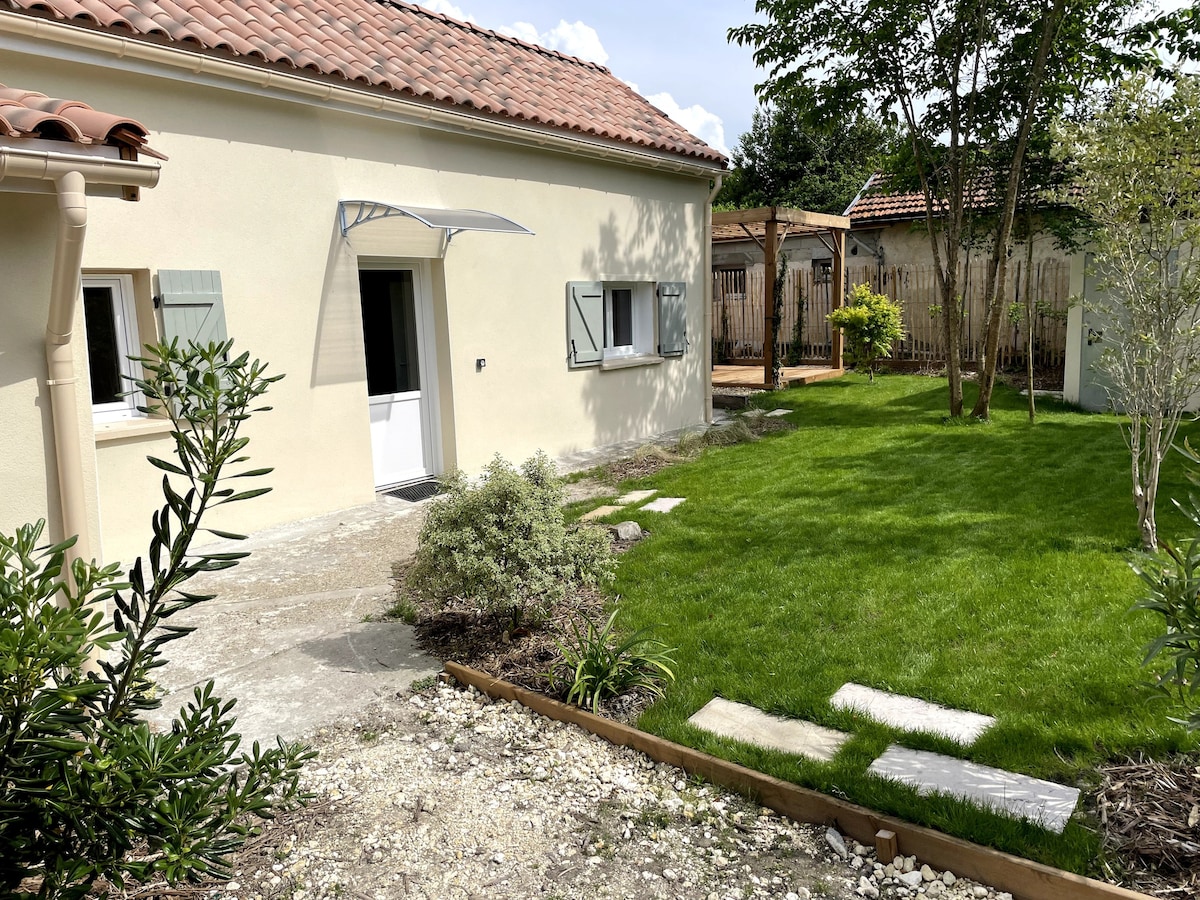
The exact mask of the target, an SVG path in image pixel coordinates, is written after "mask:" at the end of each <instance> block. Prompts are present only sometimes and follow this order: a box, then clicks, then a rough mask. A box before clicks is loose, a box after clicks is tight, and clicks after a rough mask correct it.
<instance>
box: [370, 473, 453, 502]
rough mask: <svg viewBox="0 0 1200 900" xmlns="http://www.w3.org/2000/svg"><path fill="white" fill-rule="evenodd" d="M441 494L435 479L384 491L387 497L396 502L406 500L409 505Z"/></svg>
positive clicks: (427, 479)
mask: <svg viewBox="0 0 1200 900" xmlns="http://www.w3.org/2000/svg"><path fill="white" fill-rule="evenodd" d="M441 492H442V486H441V485H440V484H438V480H437V479H436V478H426V479H425V480H423V481H414V482H411V483H410V484H402V485H400V487H398V488H392V489H391V490H390V491H384V493H385V494H387V495H388V496H389V497H395V498H396V499H397V500H407V501H408V502H409V503H420V502H421V501H422V500H428V499H429V498H430V497H432V496H434V495H435V494H440V493H441Z"/></svg>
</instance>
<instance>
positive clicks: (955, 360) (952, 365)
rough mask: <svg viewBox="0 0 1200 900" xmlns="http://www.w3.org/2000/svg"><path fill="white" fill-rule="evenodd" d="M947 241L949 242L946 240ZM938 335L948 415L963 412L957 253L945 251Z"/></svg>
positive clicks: (960, 307) (960, 310)
mask: <svg viewBox="0 0 1200 900" xmlns="http://www.w3.org/2000/svg"><path fill="white" fill-rule="evenodd" d="M947 243H949V242H947ZM942 336H943V338H944V339H945V341H946V381H947V382H948V383H949V387H950V416H951V418H959V417H960V416H962V413H963V388H962V306H961V305H960V304H959V300H958V252H957V248H956V249H955V250H953V251H950V250H947V253H946V271H945V273H944V278H943V281H942Z"/></svg>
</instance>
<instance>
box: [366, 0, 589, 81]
mask: <svg viewBox="0 0 1200 900" xmlns="http://www.w3.org/2000/svg"><path fill="white" fill-rule="evenodd" d="M375 2H377V3H380V4H382V5H384V6H392V7H400V8H404V9H411V10H412V11H413V12H415V13H416V14H417V15H419V16H424V17H425V18H427V19H437V20H438V21H439V22H445V23H446V24H447V25H453V26H454V27H455V28H461V29H462V30H463V31H470V32H473V33H475V34H480V35H486V36H487V37H492V38H495V39H496V40H499V41H504V42H505V43H507V44H514V45H516V46H518V47H524V48H525V49H527V50H532V51H534V52H535V53H540V54H542V55H543V56H550V57H554V58H555V59H561V60H565V61H567V62H570V63H575V64H576V65H579V66H583V67H584V68H587V69H595V70H596V71H599V72H607V73H608V74H609V75H611V74H612V71H611V70H610V69H609V68H608V67H607V66H602V65H601V64H600V63H598V62H593V61H592V60H590V59H584V58H583V57H581V56H571V55H570V54H569V53H563V52H562V51H561V50H552V49H550V48H549V47H543V46H542V45H541V44H531V43H529V41H525V40H522V39H521V38H519V37H517V36H516V35H512V34H505V33H504V32H502V31H495V30H494V29H491V28H484V27H483V26H482V25H477V24H475V23H474V22H469V21H467V20H465V19H456V18H454V16H451V15H447V14H446V13H440V12H434V11H433V10H432V9H429V8H427V7H424V6H420V5H419V4H416V3H407V2H405V0H375Z"/></svg>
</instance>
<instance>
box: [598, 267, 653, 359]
mask: <svg viewBox="0 0 1200 900" xmlns="http://www.w3.org/2000/svg"><path fill="white" fill-rule="evenodd" d="M603 285H604V359H629V358H633V357H639V356H654V355H656V354H657V352H658V345H657V344H656V343H655V335H654V329H655V319H656V316H655V306H654V285H653V284H652V283H650V282H644V281H605V282H603ZM620 290H627V291H630V296H631V303H630V315H631V317H632V320H633V321H632V323H631V324H632V326H633V328H632V331H633V343H632V344H622V345H621V346H617V345H616V343H615V340H614V337H613V291H620Z"/></svg>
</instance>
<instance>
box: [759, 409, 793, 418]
mask: <svg viewBox="0 0 1200 900" xmlns="http://www.w3.org/2000/svg"><path fill="white" fill-rule="evenodd" d="M792 412H794V410H790V409H773V410H771V411H770V412H769V413H763V415H765V416H766V417H767V418H768V419H777V418H779V417H780V416H787V415H791V414H792Z"/></svg>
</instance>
